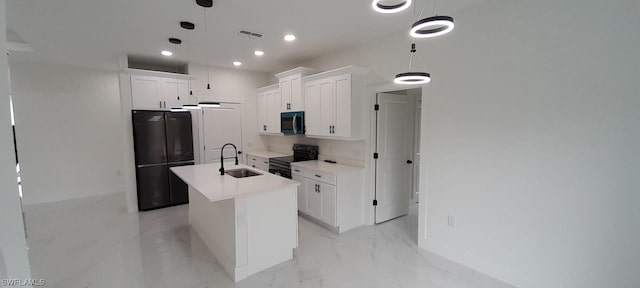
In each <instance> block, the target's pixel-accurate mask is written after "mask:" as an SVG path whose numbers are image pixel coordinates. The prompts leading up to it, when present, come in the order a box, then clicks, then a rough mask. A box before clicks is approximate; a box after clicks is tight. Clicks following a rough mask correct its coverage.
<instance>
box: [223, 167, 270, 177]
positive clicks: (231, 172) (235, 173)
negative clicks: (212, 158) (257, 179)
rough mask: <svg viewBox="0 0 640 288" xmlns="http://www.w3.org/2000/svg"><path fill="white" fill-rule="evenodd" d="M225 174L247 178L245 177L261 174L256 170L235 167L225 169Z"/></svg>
mask: <svg viewBox="0 0 640 288" xmlns="http://www.w3.org/2000/svg"><path fill="white" fill-rule="evenodd" d="M224 173H225V174H227V175H229V176H231V177H235V178H247V177H253V176H259V175H262V174H260V173H257V172H253V171H251V170H249V169H244V168H243V169H235V170H227V171H224Z"/></svg>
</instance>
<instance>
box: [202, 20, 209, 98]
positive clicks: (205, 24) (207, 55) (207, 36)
mask: <svg viewBox="0 0 640 288" xmlns="http://www.w3.org/2000/svg"><path fill="white" fill-rule="evenodd" d="M202 11H203V12H204V13H203V14H204V36H205V41H206V42H207V43H206V45H205V47H206V49H207V51H206V53H205V57H207V61H206V62H207V89H211V86H210V85H211V71H209V32H208V27H207V26H208V25H207V8H204V7H203V8H202Z"/></svg>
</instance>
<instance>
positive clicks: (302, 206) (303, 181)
mask: <svg viewBox="0 0 640 288" xmlns="http://www.w3.org/2000/svg"><path fill="white" fill-rule="evenodd" d="M291 178H292V179H293V181H297V182H299V183H300V186H298V210H299V211H302V212H307V213H308V209H307V193H306V191H307V187H306V186H307V184H308V182H309V180H307V178H305V177H302V176H300V175H298V174H293V175H292V176H291Z"/></svg>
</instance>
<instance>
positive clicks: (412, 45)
mask: <svg viewBox="0 0 640 288" xmlns="http://www.w3.org/2000/svg"><path fill="white" fill-rule="evenodd" d="M416 51H417V50H416V43H415V42H414V43H411V50H410V52H411V55H409V72H411V64H412V62H413V54H415V53H416Z"/></svg>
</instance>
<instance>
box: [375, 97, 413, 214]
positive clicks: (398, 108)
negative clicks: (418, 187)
mask: <svg viewBox="0 0 640 288" xmlns="http://www.w3.org/2000/svg"><path fill="white" fill-rule="evenodd" d="M377 97H378V104H379V105H380V109H379V111H378V117H377V134H376V141H377V153H378V159H377V160H376V200H377V202H378V203H377V206H376V207H375V221H376V223H381V222H384V221H387V220H390V219H393V218H396V217H400V216H403V215H406V214H407V213H408V212H409V201H410V198H411V194H412V192H413V191H412V186H413V185H411V179H412V178H413V177H412V174H413V169H412V168H413V164H412V163H411V162H412V161H413V154H414V151H413V141H414V138H413V137H414V136H413V134H414V133H413V132H414V124H413V121H414V119H413V118H414V116H413V115H414V112H415V110H414V105H413V104H414V102H413V101H412V98H411V97H409V96H406V95H395V94H388V93H379V94H378V96H377ZM409 161H411V162H409Z"/></svg>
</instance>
